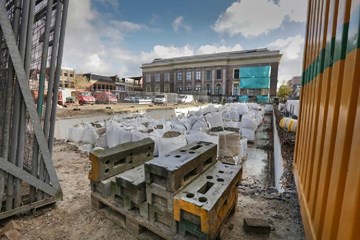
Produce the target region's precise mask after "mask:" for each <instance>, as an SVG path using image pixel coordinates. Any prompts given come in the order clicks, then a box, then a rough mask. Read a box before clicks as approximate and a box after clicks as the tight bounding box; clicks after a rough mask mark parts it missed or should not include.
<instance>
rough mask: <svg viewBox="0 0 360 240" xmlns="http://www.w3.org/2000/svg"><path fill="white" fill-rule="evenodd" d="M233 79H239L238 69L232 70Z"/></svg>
mask: <svg viewBox="0 0 360 240" xmlns="http://www.w3.org/2000/svg"><path fill="white" fill-rule="evenodd" d="M234 79H239V69H238V68H235V69H234Z"/></svg>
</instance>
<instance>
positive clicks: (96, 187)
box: [90, 176, 119, 197]
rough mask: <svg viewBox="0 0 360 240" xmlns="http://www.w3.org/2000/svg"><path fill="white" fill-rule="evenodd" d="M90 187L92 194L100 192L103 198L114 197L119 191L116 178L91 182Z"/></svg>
mask: <svg viewBox="0 0 360 240" xmlns="http://www.w3.org/2000/svg"><path fill="white" fill-rule="evenodd" d="M90 186H91V191H92V192H98V193H100V194H101V196H103V197H114V196H115V193H117V192H118V191H119V187H118V186H117V184H116V177H115V176H114V177H111V178H108V179H106V180H103V181H100V182H94V181H90Z"/></svg>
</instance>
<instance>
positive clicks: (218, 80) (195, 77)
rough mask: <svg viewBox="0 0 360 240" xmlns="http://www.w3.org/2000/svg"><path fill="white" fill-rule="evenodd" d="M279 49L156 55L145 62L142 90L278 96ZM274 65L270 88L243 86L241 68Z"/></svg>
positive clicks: (272, 66)
mask: <svg viewBox="0 0 360 240" xmlns="http://www.w3.org/2000/svg"><path fill="white" fill-rule="evenodd" d="M281 56H282V55H281V54H280V52H279V51H270V50H268V49H255V50H246V51H235V52H224V53H214V54H204V55H195V56H188V57H177V58H168V59H154V61H153V62H151V63H145V64H143V65H142V71H143V90H144V91H146V92H165V93H182V94H194V95H196V94H203V95H206V94H207V95H226V96H229V95H240V94H241V95H249V96H256V95H265V94H270V96H271V97H274V96H276V88H277V77H278V66H279V62H280V59H281ZM251 66H271V75H270V92H269V89H240V88H239V80H240V79H239V68H240V67H251Z"/></svg>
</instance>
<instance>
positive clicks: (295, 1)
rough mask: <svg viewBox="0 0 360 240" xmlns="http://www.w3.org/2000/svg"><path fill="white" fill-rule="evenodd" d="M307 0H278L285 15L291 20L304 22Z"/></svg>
mask: <svg viewBox="0 0 360 240" xmlns="http://www.w3.org/2000/svg"><path fill="white" fill-rule="evenodd" d="M306 4H307V1H305V0H280V2H279V5H280V7H281V9H282V10H283V12H284V13H285V15H286V16H287V17H289V20H290V21H293V22H305V21H306V10H307V5H306Z"/></svg>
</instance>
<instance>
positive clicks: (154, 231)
mask: <svg viewBox="0 0 360 240" xmlns="http://www.w3.org/2000/svg"><path fill="white" fill-rule="evenodd" d="M91 205H92V208H93V209H94V210H95V211H97V212H98V213H100V214H102V215H104V216H105V217H107V218H108V219H110V220H112V221H113V222H115V223H117V224H118V225H120V226H121V227H123V228H124V229H126V230H127V231H128V232H130V233H131V234H133V235H135V236H136V237H137V238H138V239H154V240H158V239H159V240H160V239H166V240H171V239H176V240H189V239H193V238H192V236H186V237H184V236H182V235H180V234H174V233H173V232H172V231H171V230H170V229H169V228H166V227H164V225H162V224H161V223H151V222H149V221H147V220H146V219H145V218H143V217H141V216H140V214H139V212H137V211H132V210H126V209H124V208H122V207H121V206H119V204H118V203H116V201H115V200H114V199H113V198H104V197H102V196H101V194H99V193H96V192H93V193H91ZM235 211H236V204H235V205H233V206H232V207H231V210H230V211H229V213H228V215H227V216H226V218H225V220H224V221H223V223H225V222H226V221H227V220H228V219H229V218H230V217H231V216H232V215H233V214H234V213H235ZM222 234H223V229H222V228H221V229H220V231H219V232H218V233H217V239H221V236H222Z"/></svg>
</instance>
